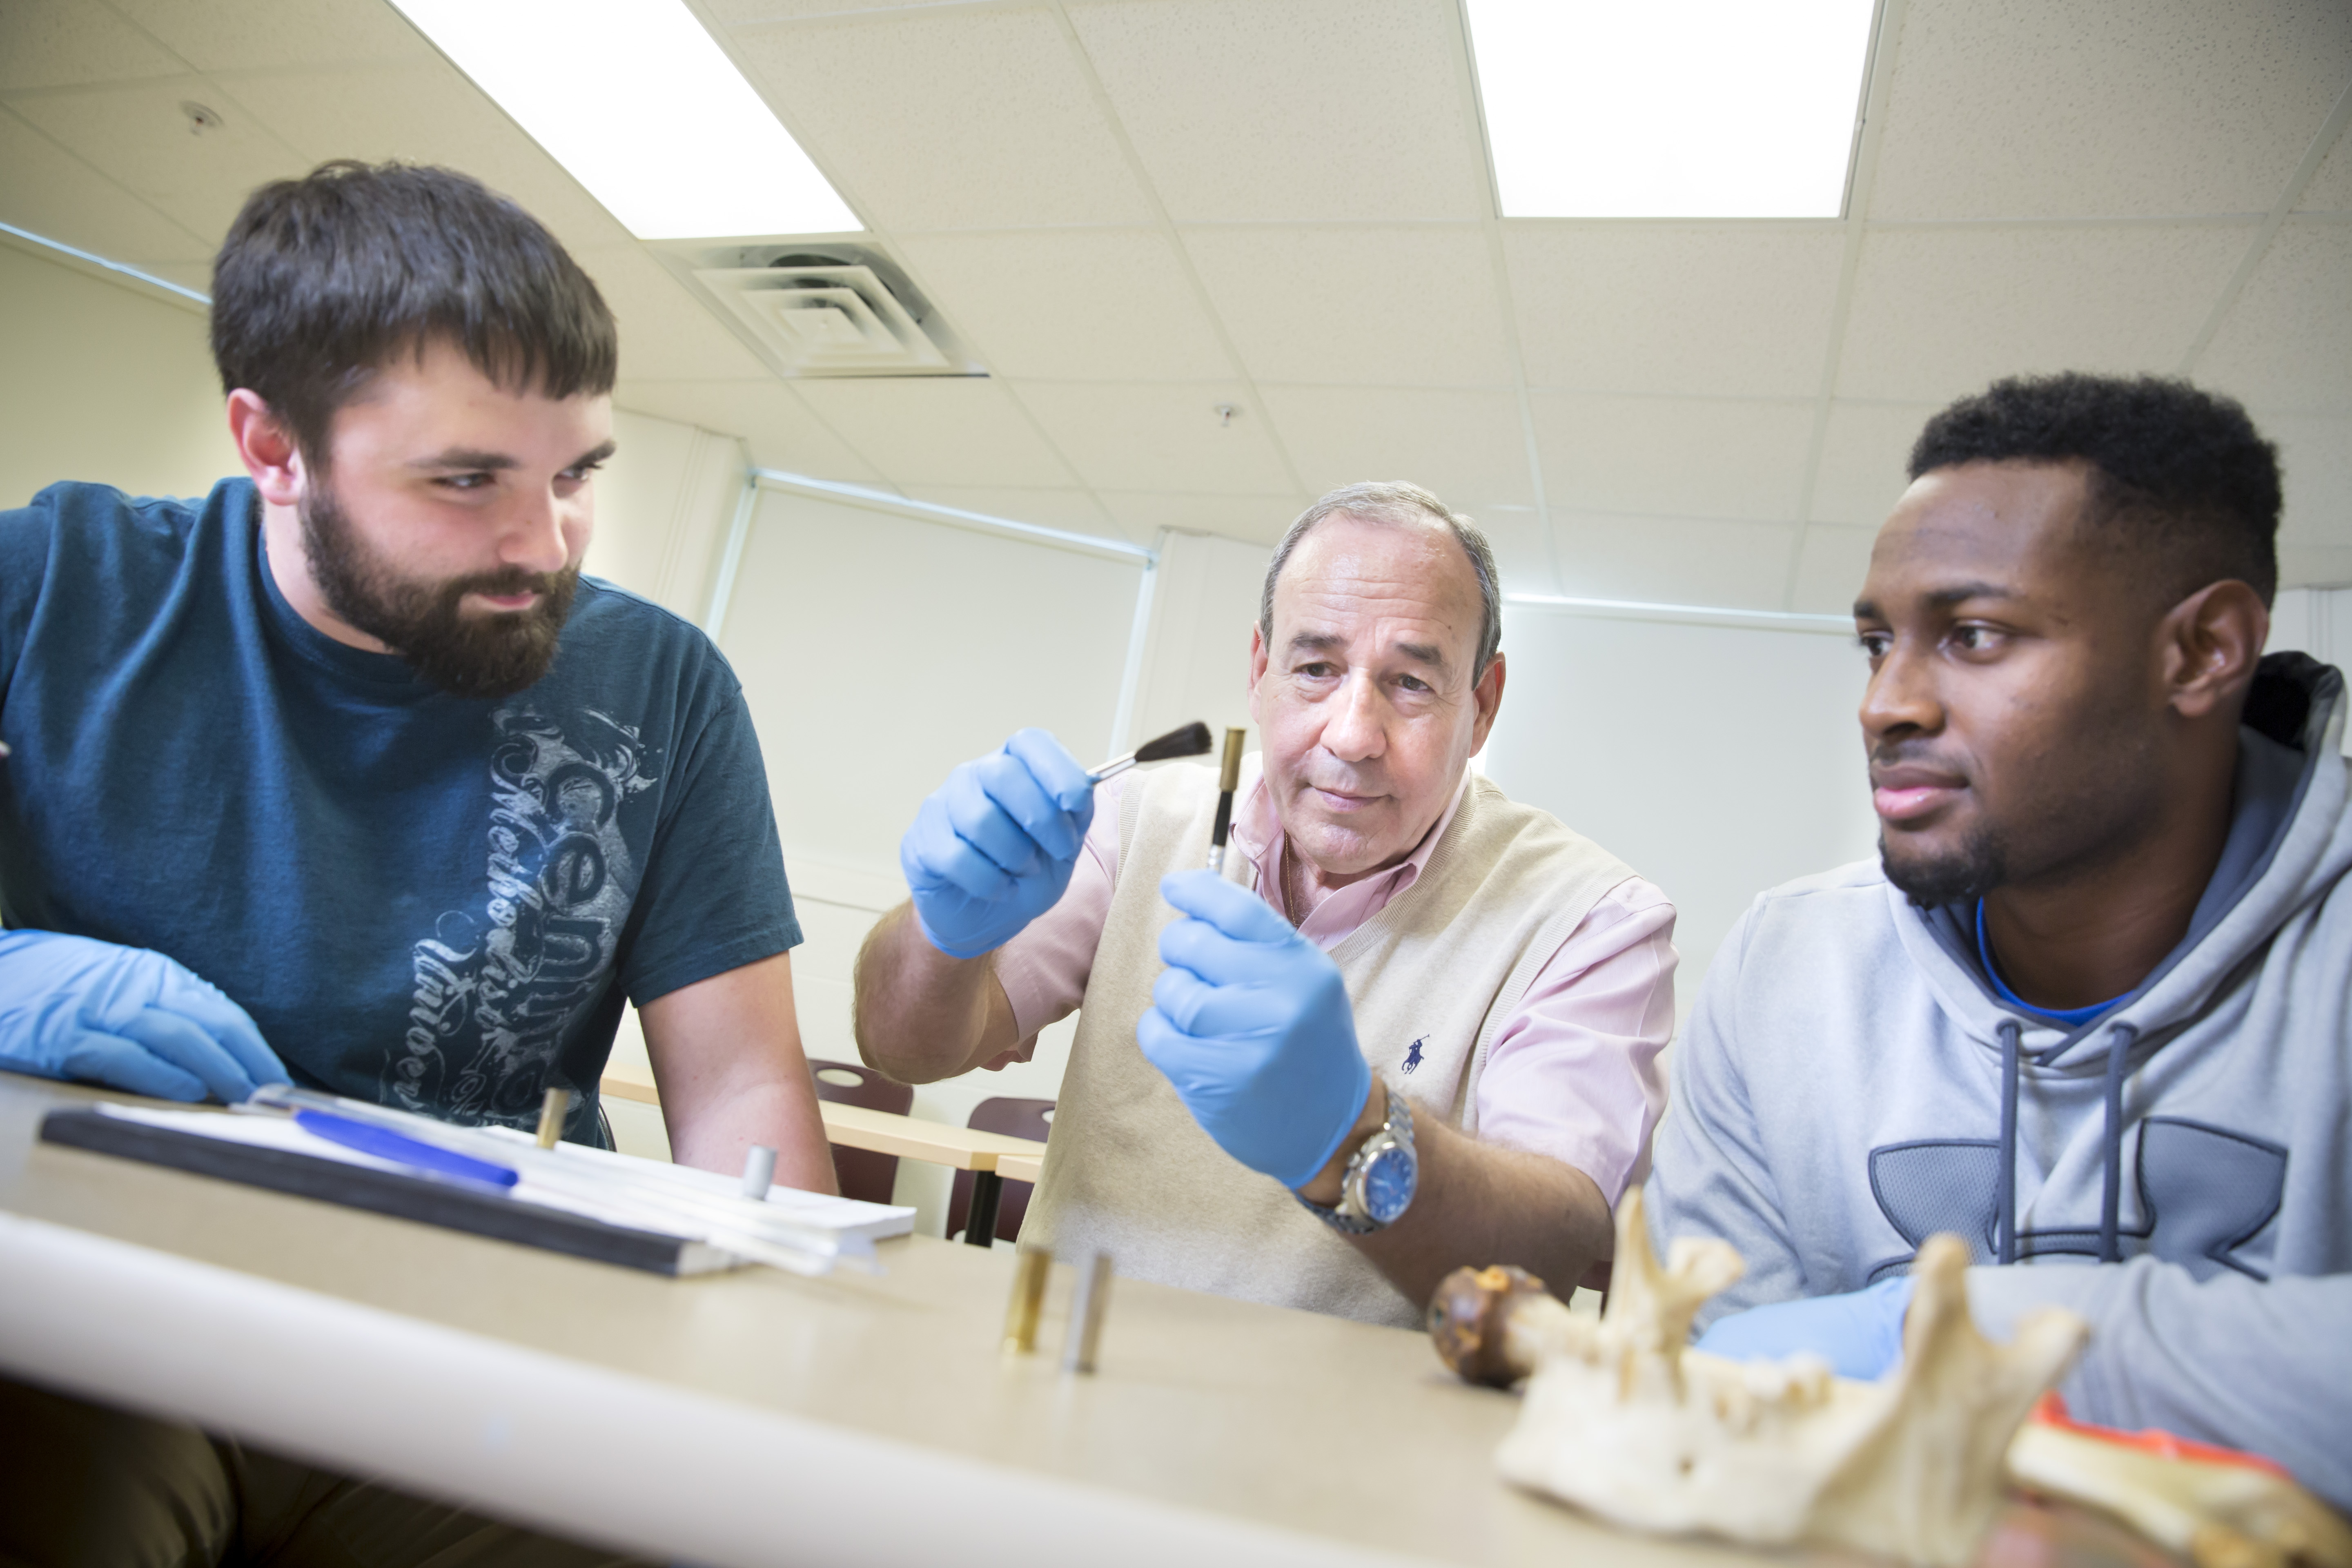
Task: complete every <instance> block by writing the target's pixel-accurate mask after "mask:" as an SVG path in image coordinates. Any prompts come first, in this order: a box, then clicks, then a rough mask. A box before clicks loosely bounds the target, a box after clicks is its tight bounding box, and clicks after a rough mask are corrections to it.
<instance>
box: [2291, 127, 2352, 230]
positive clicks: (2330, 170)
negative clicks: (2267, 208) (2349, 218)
mask: <svg viewBox="0 0 2352 1568" xmlns="http://www.w3.org/2000/svg"><path fill="white" fill-rule="evenodd" d="M2294 210H2295V211H2297V212H2305V213H2352V136H2347V135H2344V134H2342V133H2341V132H2339V133H2338V134H2337V135H2336V145H2335V146H2333V147H2331V148H2329V149H2328V150H2327V156H2326V157H2325V158H2323V159H2321V160H2320V161H2319V167H2318V168H2317V169H2316V170H2315V171H2314V172H2313V174H2312V176H2311V184H2307V185H2305V186H2304V187H2303V196H2302V199H2301V200H2299V201H2297V202H2296V203H2295V208H2294Z"/></svg>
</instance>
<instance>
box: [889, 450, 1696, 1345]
mask: <svg viewBox="0 0 2352 1568" xmlns="http://www.w3.org/2000/svg"><path fill="white" fill-rule="evenodd" d="M1496 600H1497V593H1496V578H1495V566H1494V557H1493V554H1492V552H1490V551H1489V550H1488V548H1487V546H1486V541H1485V539H1484V538H1482V537H1481V536H1480V535H1479V533H1478V532H1477V531H1476V530H1475V529H1474V528H1472V527H1471V526H1470V525H1469V523H1468V522H1467V521H1465V520H1464V519H1462V518H1460V517H1458V516H1456V515H1454V513H1452V512H1450V511H1448V510H1446V509H1445V507H1444V505H1443V503H1441V502H1440V501H1439V500H1437V499H1436V498H1435V497H1434V496H1432V495H1430V494H1429V493H1428V492H1427V491H1425V490H1422V489H1417V488H1415V487H1413V486H1411V485H1402V484H1370V485H1355V486H1350V487H1349V488H1348V489H1341V490H1335V491H1333V492H1332V493H1331V494H1329V495H1328V496H1325V497H1324V498H1323V499H1322V500H1319V501H1318V502H1317V503H1316V504H1315V505H1314V506H1312V507H1310V508H1308V509H1307V511H1306V512H1305V513H1304V514H1303V515H1302V516H1301V517H1300V518H1299V519H1298V521H1297V522H1296V523H1294V524H1292V526H1291V529H1290V531H1289V532H1288V534H1287V535H1286V536H1285V538H1284V540H1283V542H1282V543H1281V545H1280V546H1279V548H1277V550H1276V552H1275V555H1274V560H1273V563H1272V564H1271V565H1270V566H1269V567H1268V569H1267V573H1266V583H1265V596H1264V599H1263V601H1262V605H1261V610H1260V616H1259V620H1258V623H1257V625H1256V626H1254V627H1253V628H1252V630H1251V633H1250V643H1249V681H1250V714H1251V717H1252V718H1253V719H1254V720H1255V721H1256V724H1257V727H1258V730H1259V732H1260V736H1261V738H1262V740H1263V742H1264V750H1263V752H1261V753H1259V754H1257V755H1255V756H1254V757H1252V758H1251V759H1250V760H1249V763H1248V764H1247V765H1246V766H1245V768H1244V778H1243V781H1242V789H1241V791H1240V793H1239V795H1238V797H1237V800H1236V805H1235V808H1234V827H1233V840H1232V841H1233V844H1234V847H1237V848H1238V849H1239V851H1240V853H1241V856H1242V858H1243V864H1242V866H1241V867H1240V869H1241V870H1242V871H1243V873H1244V880H1245V881H1246V882H1247V883H1248V887H1247V888H1244V887H1238V886H1234V885H1233V884H1232V883H1231V882H1228V881H1225V880H1223V879H1219V878H1218V877H1216V876H1214V875H1213V874H1211V873H1209V872H1207V871H1204V870H1200V869H1197V868H1199V867H1201V866H1202V863H1203V860H1204V858H1206V854H1207V850H1208V846H1209V840H1210V834H1211V826H1212V817H1213V814H1214V809H1215V805H1216V800H1217V775H1216V773H1215V772H1214V771H1213V770H1211V769H1207V768H1203V767H1200V766H1197V765H1190V764H1177V765H1173V766H1171V767H1167V768H1163V769H1160V770H1159V771H1156V772H1152V773H1139V774H1129V775H1127V776H1126V777H1125V778H1122V779H1119V780H1116V781H1113V782H1111V783H1108V784H1102V785H1099V786H1097V785H1096V784H1093V783H1092V782H1091V781H1090V780H1089V779H1088V778H1087V774H1086V773H1085V771H1084V770H1083V769H1082V768H1081V767H1080V766H1079V764H1078V763H1077V762H1076V760H1075V759H1074V758H1072V757H1071V756H1070V754H1069V753H1068V752H1066V751H1065V750H1064V749H1063V748H1062V747H1061V746H1060V745H1059V744H1057V743H1056V742H1055V741H1054V740H1053V738H1052V737H1051V736H1049V735H1046V734H1045V733H1044V732H1043V731H1022V732H1021V733H1020V734H1018V735H1015V736H1014V737H1013V739H1012V740H1011V741H1009V742H1006V744H1005V746H1004V747H1003V750H1001V751H999V752H995V753H993V754H992V755H990V756H987V757H983V758H981V759H979V760H978V761H976V762H972V763H965V764H964V765H963V766H962V767H961V768H958V769H957V770H956V771H955V772H954V773H952V774H951V775H950V777H949V779H948V781H947V783H946V784H944V785H943V786H942V787H941V788H940V790H939V792H938V793H936V794H935V795H932V796H931V797H930V798H929V800H927V801H926V802H925V803H924V804H923V807H922V809H921V811H920V813H919V815H918V816H917V819H916V822H915V825H914V826H913V827H912V828H910V829H909V830H908V834H907V837H906V840H905V842H904V844H903V845H902V847H901V850H900V858H901V862H902V864H903V866H904V868H905V870H906V873H907V879H908V886H909V887H910V888H911V889H912V890H913V893H914V897H913V899H912V900H910V901H909V902H908V904H906V905H903V906H901V907H900V908H899V909H898V910H894V911H892V913H890V914H889V915H887V916H886V917H885V918H884V919H883V920H882V921H881V922H880V923H879V924H878V925H877V927H876V928H875V930H874V932H873V934H872V935H871V936H870V937H868V938H867V940H866V949H865V951H864V952H863V953H862V954H861V955H860V958H859V964H858V977H857V1038H858V1044H859V1047H860V1049H861V1050H862V1051H863V1052H864V1053H865V1056H866V1060H867V1061H868V1062H869V1063H870V1064H871V1065H873V1066H874V1067H876V1068H879V1069H881V1070H882V1071H884V1072H887V1073H888V1074H890V1075H891V1076H892V1077H894V1078H898V1079H903V1080H905V1081H908V1082H913V1083H922V1082H929V1081H932V1080H935V1079H942V1078H948V1077H952V1076H954V1075H956V1074H959V1073H963V1072H969V1071H971V1069H973V1068H981V1067H1002V1066H1003V1065H1005V1064H1006V1063H1008V1062H1012V1061H1016V1060H1024V1059H1026V1058H1027V1055H1028V1053H1029V1051H1030V1050H1031V1049H1032V1048H1034V1045H1035V1041H1036V1036H1037V1032H1038V1030H1039V1029H1041V1028H1043V1027H1044V1026H1045V1025H1047V1024H1050V1023H1052V1022H1054V1021H1055V1019H1057V1018H1061V1017H1064V1016H1067V1015H1068V1014H1069V1013H1070V1011H1071V1010H1072V1009H1073V1008H1076V1009H1079V1015H1080V1016H1079V1023H1078V1032H1077V1037H1076V1042H1075V1044H1074V1045H1073V1047H1072V1049H1071V1053H1070V1063H1069V1068H1068V1070H1067V1073H1066V1076H1065V1078H1064V1080H1063V1086H1062V1091H1061V1097H1060V1100H1059V1102H1058V1109H1057V1110H1056V1112H1055V1121H1054V1131H1053V1138H1052V1142H1051V1143H1050V1145H1049V1147H1048V1152H1047V1154H1046V1158H1045V1174H1044V1178H1043V1181H1042V1183H1041V1185H1040V1187H1039V1191H1038V1194H1037V1198H1036V1201H1035V1203H1034V1205H1033V1206H1032V1207H1031V1209H1030V1213H1029V1219H1028V1226H1030V1234H1031V1235H1032V1236H1034V1237H1035V1238H1036V1239H1039V1240H1042V1241H1046V1242H1050V1243H1051V1244H1052V1245H1054V1246H1055V1247H1057V1248H1060V1249H1063V1250H1065V1251H1068V1250H1071V1249H1075V1248H1091V1247H1100V1248H1105V1249H1108V1251H1109V1252H1110V1254H1111V1255H1112V1257H1113V1258H1114V1260H1115V1263H1116V1267H1117V1268H1118V1272H1119V1273H1120V1274H1122V1275H1126V1276H1128V1277H1129V1278H1133V1279H1152V1280H1157V1281H1160V1282H1162V1283H1166V1284H1172V1285H1181V1286H1187V1287H1191V1288H1193V1289H1204V1290H1213V1291H1218V1292H1220V1293H1223V1294H1225V1295H1231V1296H1239V1297H1244V1298H1247V1299H1250V1300H1260V1301H1269V1302H1274V1303H1276V1304H1278V1305H1283V1306H1293V1307H1304V1308H1310V1309H1313V1310H1318V1311H1327V1312H1338V1313H1342V1314H1345V1315H1347V1316H1349V1317H1352V1318H1358V1319H1361V1320H1364V1321H1370V1322H1385V1323H1396V1324H1411V1323H1414V1322H1417V1321H1419V1318H1420V1312H1421V1306H1422V1303H1423V1302H1424V1301H1426V1300H1428V1297H1429V1293H1430V1291H1431V1289H1432V1288H1433V1286H1434V1285H1435V1283H1436V1281H1437V1280H1438V1279H1440V1278H1442V1277H1443V1276H1444V1274H1445V1273H1446V1271H1447V1270H1449V1269H1451V1268H1455V1267H1457V1266H1459V1265H1461V1264H1465V1263H1475V1264H1487V1263H1496V1262H1507V1263H1517V1264H1520V1265H1522V1266H1524V1267H1526V1268H1530V1269H1533V1270H1534V1271H1536V1272H1537V1273H1539V1274H1541V1275H1542V1276H1543V1277H1544V1278H1545V1279H1549V1280H1551V1281H1552V1282H1553V1283H1554V1284H1555V1285H1556V1286H1558V1287H1559V1288H1560V1289H1563V1290H1565V1289H1566V1288H1567V1287H1568V1286H1569V1285H1570V1284H1572V1283H1573V1282H1575V1281H1576V1280H1577V1279H1580V1278H1581V1277H1583V1276H1584V1274H1585V1273H1586V1272H1587V1270H1588V1269H1589V1268H1591V1266H1592V1265H1593V1264H1594V1263H1596V1262H1598V1261H1600V1260H1602V1259H1604V1258H1607V1257H1608V1255H1609V1247H1610V1209H1611V1205H1612V1204H1613V1203H1614V1202H1615V1201H1616V1199H1617V1197H1618V1196H1619V1195H1620V1194H1622V1192H1623V1191H1624V1188H1625V1186H1626V1185H1627V1184H1628V1183H1629V1182H1630V1181H1632V1180H1633V1178H1634V1177H1635V1176H1636V1175H1638V1174H1639V1173H1640V1172H1641V1170H1642V1169H1643V1166H1644V1165H1645V1164H1646V1160H1647V1151H1648V1145H1649V1138H1650V1132H1651V1130H1652V1129H1653V1127H1654V1126H1655V1124H1656V1121H1657V1117H1658V1112H1659V1110H1660V1107H1661V1105H1662V1103H1663V1100H1664V1088H1663V1085H1662V1083H1661V1081H1660V1075H1659V1072H1658V1069H1657V1063H1656V1058H1657V1056H1658V1053H1659V1052H1660V1050H1662V1049H1663V1048H1664V1046H1665V1043H1666V1040H1667V1038H1668V1037H1669V1035H1670V1034H1671V1033H1672V1030H1673V1026H1674V994H1673V977H1674V967H1675V952H1674V948H1673V945H1672V941H1671V939H1672V935H1673V931H1674V918H1675V915H1674V908H1673V906H1672V905H1671V904H1669V903H1668V902H1667V901H1666V900H1665V899H1664V896H1663V895H1662V894H1660V893H1659V891H1658V890H1657V889H1655V888H1654V887H1652V886H1650V885H1649V884H1648V883H1646V882H1644V881H1643V880H1642V879H1640V878H1638V877H1636V876H1635V875H1634V874H1633V872H1632V870H1630V869H1629V868H1626V867H1625V866H1624V865H1623V864H1622V863H1620V862H1619V861H1618V860H1616V859H1615V858H1612V856H1610V855H1609V854H1607V853H1606V852H1605V851H1603V850H1602V849H1601V848H1600V847H1598V846H1597V845H1594V844H1593V843H1591V841H1589V840H1587V839H1584V838H1581V837H1578V836H1577V835H1576V834H1574V833H1572V832H1570V830H1569V829H1568V828H1567V827H1565V826H1562V825H1561V824H1560V823H1559V821H1557V820H1556V819H1554V818H1553V817H1551V816H1549V815H1547V814H1545V813H1543V812H1540V811H1538V810H1535V809H1533V808H1532V807H1529V806H1525V805H1517V804H1515V803H1513V802H1511V801H1510V800H1507V799H1506V798H1505V797H1504V795H1503V794H1502V792H1501V791H1499V790H1497V789H1496V787H1495V786H1494V785H1493V784H1489V783H1487V782H1486V780H1485V779H1484V778H1482V777H1479V776H1476V775H1475V774H1473V773H1471V772H1470V771H1469V766H1468V764H1469V759H1470V757H1471V756H1472V755H1473V754H1474V753H1475V752H1476V751H1477V750H1478V749H1479V747H1481V746H1482V745H1484V744H1485V743H1486V735H1487V731H1489V729H1490V728H1491V727H1492V726H1493V724H1494V721H1495V715H1496V710H1498V709H1499V708H1500V706H1501V703H1502V698H1503V680H1504V660H1503V656H1502V654H1501V653H1500V652H1499V651H1498V647H1497V645H1498V644H1499V642H1500V641H1501V618H1500V616H1499V613H1498V608H1497V603H1496ZM1228 869H1229V870H1232V869H1234V867H1233V866H1231V865H1229V867H1228Z"/></svg>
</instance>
